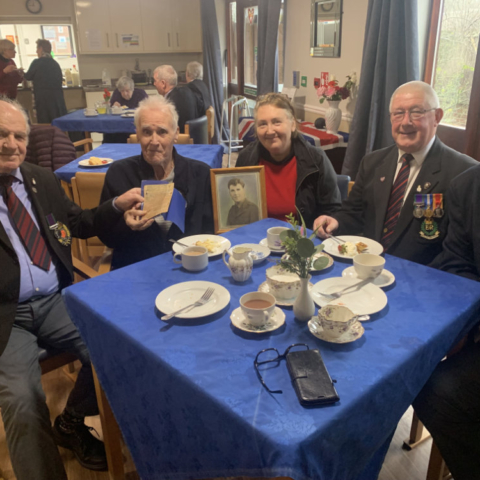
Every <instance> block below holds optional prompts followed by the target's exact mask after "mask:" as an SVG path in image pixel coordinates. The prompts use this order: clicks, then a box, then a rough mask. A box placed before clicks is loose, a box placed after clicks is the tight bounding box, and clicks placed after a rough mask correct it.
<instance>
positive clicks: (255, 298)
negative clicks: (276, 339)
mask: <svg viewBox="0 0 480 480" xmlns="http://www.w3.org/2000/svg"><path fill="white" fill-rule="evenodd" d="M240 307H241V308H242V312H243V314H244V315H245V318H246V319H247V320H248V323H250V324H251V325H254V326H256V327H259V326H261V325H265V324H266V323H267V322H268V320H269V319H270V317H271V316H272V314H273V312H274V310H275V297H274V296H273V295H271V294H270V293H263V292H251V293H246V294H245V295H243V296H242V297H241V298H240Z"/></svg>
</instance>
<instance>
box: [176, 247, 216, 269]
mask: <svg viewBox="0 0 480 480" xmlns="http://www.w3.org/2000/svg"><path fill="white" fill-rule="evenodd" d="M177 257H181V259H180V260H178V259H177ZM173 261H174V262H175V263H176V264H177V265H181V266H182V267H183V268H184V269H185V270H189V271H190V272H198V271H200V270H203V269H204V268H207V266H208V250H207V249H206V248H205V247H197V246H193V247H187V248H184V249H183V251H181V252H179V253H176V254H175V255H174V256H173Z"/></svg>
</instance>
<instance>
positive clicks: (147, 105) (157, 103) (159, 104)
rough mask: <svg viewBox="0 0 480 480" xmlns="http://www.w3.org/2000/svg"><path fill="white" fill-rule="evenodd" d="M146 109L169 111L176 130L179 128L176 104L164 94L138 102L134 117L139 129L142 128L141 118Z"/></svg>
mask: <svg viewBox="0 0 480 480" xmlns="http://www.w3.org/2000/svg"><path fill="white" fill-rule="evenodd" d="M145 110H159V111H161V112H167V113H168V114H169V115H170V117H171V120H172V127H173V129H174V130H176V129H177V127H178V113H177V110H176V109H175V105H174V104H173V103H172V102H170V101H169V100H167V99H166V98H165V97H163V96H162V95H154V96H151V97H148V98H146V99H145V100H142V101H141V102H140V103H139V104H138V108H137V109H136V110H135V117H134V123H135V127H136V128H137V129H138V128H140V126H141V124H140V118H141V115H142V113H143V112H144V111H145Z"/></svg>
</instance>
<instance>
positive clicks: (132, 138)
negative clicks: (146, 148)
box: [127, 133, 139, 143]
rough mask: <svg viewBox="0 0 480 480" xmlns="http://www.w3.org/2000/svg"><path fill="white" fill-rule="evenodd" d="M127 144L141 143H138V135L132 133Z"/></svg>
mask: <svg viewBox="0 0 480 480" xmlns="http://www.w3.org/2000/svg"><path fill="white" fill-rule="evenodd" d="M127 143H139V142H138V137H137V134H136V133H132V134H131V135H130V136H129V137H128V139H127Z"/></svg>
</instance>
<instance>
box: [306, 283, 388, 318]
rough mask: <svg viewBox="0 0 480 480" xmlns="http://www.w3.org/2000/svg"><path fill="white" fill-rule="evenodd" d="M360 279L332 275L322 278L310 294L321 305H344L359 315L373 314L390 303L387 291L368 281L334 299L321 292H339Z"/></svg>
mask: <svg viewBox="0 0 480 480" xmlns="http://www.w3.org/2000/svg"><path fill="white" fill-rule="evenodd" d="M358 282H359V280H358V279H352V278H343V277H332V278H326V279H325V280H320V281H319V282H318V283H316V284H315V286H314V287H313V289H312V291H311V292H310V294H311V295H312V298H313V301H314V302H315V303H316V304H317V305H318V306H319V307H324V306H325V305H327V304H330V305H343V306H345V307H348V308H349V309H350V310H351V311H352V312H353V313H356V314H357V315H372V314H373V313H376V312H379V311H380V310H382V309H383V308H385V307H386V305H387V303H388V299H387V296H386V295H385V292H384V291H383V290H382V289H381V288H378V287H377V286H376V285H372V284H371V283H367V284H366V285H364V286H363V287H361V288H360V289H358V290H357V289H354V288H352V290H349V291H348V292H347V293H345V294H344V295H342V296H341V297H340V298H337V299H335V300H332V299H331V298H330V297H325V296H323V295H321V294H320V293H319V292H320V291H322V292H324V293H333V292H338V291H339V290H341V289H342V288H345V287H348V286H349V285H353V284H354V283H358Z"/></svg>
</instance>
